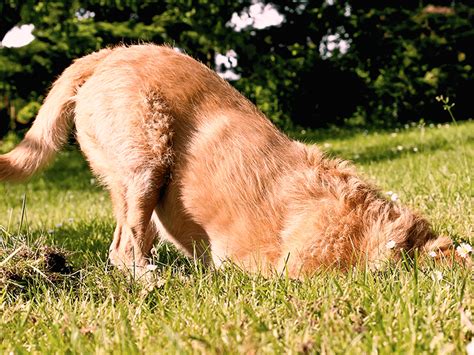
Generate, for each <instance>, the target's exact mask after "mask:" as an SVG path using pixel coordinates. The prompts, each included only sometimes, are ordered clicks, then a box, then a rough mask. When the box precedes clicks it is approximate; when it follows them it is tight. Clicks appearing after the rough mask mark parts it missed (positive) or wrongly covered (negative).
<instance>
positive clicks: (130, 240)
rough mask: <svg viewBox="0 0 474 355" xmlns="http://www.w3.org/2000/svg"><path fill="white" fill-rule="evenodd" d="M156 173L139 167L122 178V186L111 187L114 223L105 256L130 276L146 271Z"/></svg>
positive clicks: (152, 236)
mask: <svg viewBox="0 0 474 355" xmlns="http://www.w3.org/2000/svg"><path fill="white" fill-rule="evenodd" d="M159 175H160V174H158V175H155V172H154V171H153V170H149V171H142V172H139V173H136V174H135V175H133V176H131V177H129V178H128V179H127V180H128V181H124V184H123V185H122V188H120V187H117V186H116V187H111V195H112V196H113V197H112V201H113V205H114V211H115V215H116V218H117V226H116V229H115V232H114V240H113V241H112V244H111V246H110V255H109V258H110V260H111V262H112V263H113V264H114V265H116V266H118V267H120V268H126V269H129V270H130V271H131V272H132V273H133V275H134V276H140V275H141V274H143V273H144V272H145V271H146V269H145V267H146V265H147V264H148V260H147V258H148V256H149V253H150V250H151V247H152V245H153V242H154V240H155V236H156V229H155V228H154V225H153V223H152V222H151V216H152V213H153V210H154V208H155V206H156V204H157V203H158V195H159V188H160V184H159V183H158V181H157V180H159ZM157 178H158V179H157Z"/></svg>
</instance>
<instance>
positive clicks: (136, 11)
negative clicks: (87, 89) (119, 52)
mask: <svg viewBox="0 0 474 355" xmlns="http://www.w3.org/2000/svg"><path fill="white" fill-rule="evenodd" d="M251 4H252V2H251V1H250V0H249V1H247V0H241V1H227V0H214V1H212V0H174V1H172V0H165V1H159V2H155V1H134V0H115V1H109V0H87V1H83V0H66V1H30V0H21V1H10V0H7V1H4V2H1V3H0V11H1V13H2V23H1V26H0V36H2V37H3V35H4V34H5V33H6V32H7V31H8V29H9V28H11V27H12V26H14V25H17V24H21V23H33V24H34V25H35V31H34V35H35V37H36V39H35V40H34V41H33V42H32V43H30V44H29V45H27V46H24V47H21V48H4V47H3V48H0V78H1V82H0V95H1V96H2V97H3V99H2V101H1V103H0V122H1V124H0V126H1V127H0V130H3V132H5V131H6V130H7V129H9V128H10V129H12V128H13V129H21V128H22V127H24V125H25V124H26V125H27V124H28V121H30V120H31V119H32V118H33V117H34V115H35V112H36V108H37V105H35V104H32V103H34V102H40V101H41V100H42V99H43V98H44V95H45V93H46V92H47V89H48V87H49V86H50V85H51V82H52V81H53V80H54V78H55V77H57V76H58V75H59V74H60V73H61V71H62V70H64V68H65V67H67V66H68V65H69V64H70V63H71V61H72V60H73V59H74V58H77V57H80V56H82V55H84V54H87V53H90V52H92V51H95V50H98V49H100V48H103V47H105V46H110V45H116V44H120V43H124V44H132V43H140V42H154V43H169V44H171V45H174V46H177V47H179V48H181V49H183V50H185V51H186V52H187V53H189V54H190V55H192V56H193V57H195V58H197V59H199V60H200V61H202V62H204V63H206V64H207V65H209V66H211V67H213V66H214V56H215V54H216V53H225V52H226V51H227V50H230V49H233V50H235V52H236V53H237V54H238V67H237V68H235V70H236V71H237V72H238V73H239V75H240V76H241V79H240V80H237V81H235V82H233V84H234V85H235V86H236V87H237V88H238V89H239V90H240V91H242V92H243V93H244V94H245V95H246V96H247V97H249V98H250V99H251V100H252V101H254V102H255V103H256V104H257V105H258V106H259V107H260V108H261V109H262V110H263V111H264V112H265V113H267V115H268V116H269V117H270V118H271V119H272V120H274V121H275V122H276V123H277V124H279V125H281V126H290V125H293V124H298V125H302V126H309V127H321V126H327V125H332V124H345V123H352V124H378V125H394V124H400V123H404V122H408V121H417V120H420V119H424V120H426V121H440V120H443V119H446V116H444V114H443V112H442V110H440V109H439V104H437V103H436V102H435V97H436V95H439V94H443V95H445V96H446V95H447V96H449V97H451V99H452V100H453V101H454V102H456V108H455V109H456V114H457V116H458V118H460V119H465V118H469V117H471V116H472V109H471V107H470V105H469V99H470V95H472V94H471V93H472V92H474V90H473V89H474V88H473V84H472V58H473V55H474V53H473V47H472V43H473V42H474V41H473V39H474V38H473V37H474V30H473V26H472V23H473V13H474V10H473V8H472V7H471V6H468V2H467V1H456V2H455V3H454V2H453V3H449V4H448V5H447V6H446V5H444V4H442V3H441V2H440V3H436V2H434V3H433V2H430V3H428V2H425V1H422V0H420V1H418V2H409V3H408V4H405V3H404V4H403V5H401V4H400V3H399V2H395V1H364V2H355V1H337V0H334V1H322V0H314V1H303V0H302V1H293V0H274V1H272V4H273V5H274V6H275V7H276V8H277V9H278V11H279V12H280V14H282V15H283V16H284V21H283V23H282V24H280V25H278V26H270V27H266V28H264V29H255V28H252V27H251V26H249V27H247V28H244V29H242V31H240V32H236V31H235V30H234V29H233V28H232V27H231V26H229V20H230V19H231V17H232V14H234V13H238V14H240V13H242V11H244V12H245V11H247V10H248V8H249V6H251ZM328 36H329V37H328ZM331 36H332V39H333V40H334V38H336V41H345V43H346V44H349V45H350V47H349V49H348V51H347V53H345V52H344V51H342V50H338V49H337V46H336V48H335V49H333V50H332V51H331V50H330V51H328V50H327V48H328V44H329V42H330V38H331ZM20 113H21V114H20Z"/></svg>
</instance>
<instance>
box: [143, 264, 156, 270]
mask: <svg viewBox="0 0 474 355" xmlns="http://www.w3.org/2000/svg"><path fill="white" fill-rule="evenodd" d="M157 268H158V266H156V265H154V264H148V265H147V266H146V270H147V271H155V270H156V269H157Z"/></svg>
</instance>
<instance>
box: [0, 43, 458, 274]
mask: <svg viewBox="0 0 474 355" xmlns="http://www.w3.org/2000/svg"><path fill="white" fill-rule="evenodd" d="M73 124H74V125H75V131H76V134H77V140H78V142H79V144H80V146H81V149H82V151H83V152H84V154H85V156H86V157H87V159H88V161H89V163H90V166H91V168H92V170H93V171H94V173H95V174H97V175H98V176H99V177H100V179H101V181H102V182H103V183H104V184H105V186H107V188H108V189H109V190H110V194H111V198H112V202H113V207H114V213H115V217H116V219H117V227H116V229H115V233H114V238H113V242H112V245H111V248H110V259H111V261H112V262H113V263H114V264H116V265H119V266H124V265H125V266H127V267H132V265H134V266H136V267H138V269H139V270H144V269H145V266H146V265H147V263H148V260H147V257H148V256H149V252H150V249H151V246H152V244H153V241H154V238H155V236H156V235H157V233H158V232H159V234H160V235H161V236H163V237H166V238H167V239H169V240H171V241H172V242H173V243H174V244H175V245H177V246H178V247H179V248H180V249H181V250H183V251H184V252H185V253H187V254H188V255H195V256H199V257H202V258H203V259H204V260H206V261H208V262H210V261H211V260H210V258H212V261H213V263H214V264H215V265H217V266H219V265H221V264H222V263H223V262H225V261H227V260H230V261H233V262H235V263H237V264H239V265H241V266H242V267H244V268H245V269H247V270H250V271H256V270H259V271H261V272H264V273H268V272H272V271H278V272H280V271H282V270H286V271H287V272H288V274H289V275H290V276H291V277H299V276H300V275H304V274H311V273H312V272H314V271H315V270H317V269H319V268H321V267H331V266H336V267H339V268H347V267H349V266H351V265H355V264H358V263H364V264H365V263H367V264H368V265H369V266H371V267H377V265H378V264H379V263H380V261H383V260H386V259H389V258H395V259H396V258H399V255H400V250H401V249H404V250H406V251H408V252H411V251H413V250H414V249H416V248H425V249H427V250H440V251H442V252H443V251H449V250H452V248H451V241H450V240H449V239H448V238H445V237H441V238H437V237H436V236H435V234H434V233H433V232H432V231H431V229H430V226H429V224H428V223H427V221H426V220H425V219H423V218H421V217H419V216H418V215H416V214H414V213H413V212H411V211H410V210H408V209H406V208H404V207H401V206H399V205H397V204H394V203H392V202H390V201H387V200H385V199H383V198H382V197H381V196H380V195H379V193H378V192H377V190H376V189H374V188H373V187H372V186H370V185H369V184H367V183H365V182H364V181H362V180H361V179H360V178H359V177H358V176H357V175H356V174H355V172H354V170H353V168H352V167H351V166H350V164H348V163H347V162H344V161H340V160H332V159H328V158H326V157H324V156H323V154H322V153H321V152H320V151H319V149H318V148H317V147H315V146H306V145H304V144H301V143H299V142H296V141H292V140H290V139H289V138H288V137H287V136H285V135H283V134H282V133H280V132H279V131H278V130H277V129H276V128H275V127H274V126H273V125H272V124H271V123H270V122H269V121H268V120H267V118H266V117H265V116H264V115H263V114H262V113H261V112H260V111H258V110H257V108H256V107H255V106H254V105H253V104H251V103H250V102H249V101H248V100H246V99H245V98H244V97H243V96H242V95H241V94H239V93H238V92H237V91H236V90H234V89H233V88H232V87H231V86H230V85H229V84H228V83H227V82H226V81H224V80H222V79H221V78H219V76H218V75H216V74H215V73H214V72H213V71H211V70H210V69H209V68H207V67H206V66H204V65H202V64H200V63H198V62H197V61H195V60H193V59H192V58H190V57H189V56H186V55H184V54H181V53H177V52H176V51H174V50H173V49H171V48H169V47H165V46H155V45H138V46H132V47H118V48H115V49H104V50H101V51H99V52H97V53H93V54H91V55H88V56H85V57H83V58H81V59H78V60H76V61H75V62H74V64H72V65H71V66H70V67H69V68H68V69H66V70H65V71H64V73H63V74H62V75H61V77H60V78H59V79H58V80H57V81H56V82H55V84H54V85H53V87H52V89H51V92H50V93H49V95H48V97H47V98H46V100H45V102H44V104H43V106H42V108H41V110H40V112H39V114H38V117H37V119H36V120H35V122H34V124H33V126H32V128H31V129H30V130H29V132H28V133H27V135H26V137H25V139H24V140H23V141H22V142H21V143H20V145H19V146H18V147H16V148H15V149H14V150H13V151H12V152H10V153H8V154H6V155H3V156H0V180H11V181H17V180H21V179H26V178H28V177H29V176H31V175H32V174H33V173H35V172H36V171H37V170H38V169H40V168H41V167H43V166H45V165H46V164H47V163H48V162H49V161H50V160H51V158H52V157H53V155H54V153H55V152H56V151H58V150H59V149H60V148H61V146H62V145H63V143H64V142H65V141H66V139H67V136H68V132H69V130H70V128H71V127H72V125H73ZM391 241H392V243H393V242H394V243H395V247H394V248H393V249H390V248H387V243H389V242H391ZM440 254H441V253H440Z"/></svg>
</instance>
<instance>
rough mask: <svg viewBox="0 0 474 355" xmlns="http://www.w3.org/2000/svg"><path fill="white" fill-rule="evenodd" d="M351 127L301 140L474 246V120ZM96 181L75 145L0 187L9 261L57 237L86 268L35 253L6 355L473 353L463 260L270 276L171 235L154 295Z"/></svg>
mask: <svg viewBox="0 0 474 355" xmlns="http://www.w3.org/2000/svg"><path fill="white" fill-rule="evenodd" d="M343 133H344V134H342V135H339V136H334V137H328V136H327V135H326V136H324V135H321V134H318V135H316V134H311V133H305V134H301V132H300V133H299V134H298V138H300V139H302V140H306V141H308V142H314V141H317V143H318V144H319V145H320V146H321V147H322V148H323V149H324V150H326V151H327V152H328V154H330V155H337V156H341V157H343V158H346V159H351V160H353V161H354V162H355V164H356V165H357V167H358V170H359V171H361V173H362V174H363V175H364V176H366V177H367V178H368V179H371V180H372V181H374V182H376V184H377V185H379V186H380V188H381V189H382V191H385V192H388V191H392V192H394V193H396V194H397V195H398V196H399V199H400V201H401V202H402V203H404V204H407V205H409V206H411V207H413V208H415V209H417V210H419V211H420V212H421V213H423V214H424V215H426V216H427V217H428V218H429V219H430V220H431V221H432V223H433V226H434V228H435V230H437V231H439V232H442V233H447V234H449V235H451V236H452V237H453V238H454V239H455V240H457V241H466V242H469V243H471V244H472V243H473V242H474V239H473V225H474V224H473V222H474V221H473V213H472V211H473V206H472V202H473V197H474V196H473V195H474V190H473V186H472V175H473V174H472V169H473V161H474V160H473V157H474V123H472V122H467V123H463V124H459V126H457V127H456V126H453V125H449V126H441V127H436V126H435V127H411V128H409V129H403V130H399V131H392V132H383V133H368V134H364V133H363V132H361V133H358V134H355V135H350V134H347V133H348V132H343ZM415 148H416V149H415ZM92 179H93V177H92V176H91V174H90V173H89V171H88V169H87V165H86V163H85V162H84V160H83V159H82V158H81V156H80V154H79V153H78V152H77V151H76V150H74V149H70V150H67V151H65V152H62V153H61V154H60V155H59V157H58V159H57V161H56V163H55V164H54V165H53V166H52V167H51V168H50V169H48V170H47V171H45V172H44V173H43V174H41V175H40V176H38V177H36V178H35V179H34V180H32V181H31V182H29V183H27V184H23V185H10V184H1V185H0V225H1V226H2V228H1V229H0V237H1V238H2V240H1V243H0V247H2V253H0V265H1V266H0V267H3V268H6V267H11V266H12V265H11V262H12V261H14V260H18V259H15V258H16V257H17V256H13V257H12V258H11V259H10V260H9V261H7V262H5V263H3V262H2V261H4V260H5V259H6V258H7V257H8V256H10V255H11V253H12V252H14V251H15V250H16V248H17V247H18V246H19V245H29V247H30V248H31V249H32V250H39V249H41V248H42V247H44V245H53V246H59V247H62V248H64V249H66V250H68V251H70V252H72V255H70V256H69V260H70V262H71V263H72V264H73V270H74V271H75V272H74V273H73V274H70V275H66V276H63V277H62V278H59V277H58V279H55V280H53V281H51V280H49V279H48V278H47V277H45V276H44V275H42V274H41V273H39V272H36V271H35V270H34V269H32V268H31V265H32V266H35V265H36V266H38V267H37V268H38V269H39V270H40V271H41V268H40V267H41V264H40V262H38V261H35V259H34V257H31V258H30V259H28V260H27V261H26V263H27V264H28V263H29V264H28V265H30V266H28V265H27V266H25V268H30V271H29V275H30V278H29V279H28V282H24V283H21V282H19V284H20V286H21V287H22V288H21V287H4V288H3V289H1V290H0V322H1V323H0V327H1V328H0V352H1V353H9V352H10V351H13V352H14V353H23V352H36V353H66V352H72V353H91V352H98V353H106V352H114V353H139V352H147V353H157V352H161V353H168V352H169V353H183V352H184V353H194V352H197V353H199V352H205V353H247V352H250V353H252V352H259V353H260V352H261V353H274V352H278V353H281V352H289V353H297V352H303V353H304V352H311V353H314V352H316V353H319V352H328V353H354V354H359V353H372V352H376V351H378V352H379V353H393V352H395V353H401V354H402V353H403V354H410V353H420V352H422V353H463V352H465V351H466V346H467V344H468V343H469V342H470V341H471V338H472V337H473V335H474V334H473V332H474V329H472V324H471V325H470V324H469V322H468V321H466V319H467V320H469V319H470V321H471V322H472V321H473V320H474V317H473V315H472V313H474V298H473V291H474V287H473V282H472V281H473V280H472V275H471V274H470V272H469V270H463V269H460V268H459V267H454V268H450V267H447V266H442V267H441V266H435V265H431V266H430V265H428V266H424V267H423V268H419V267H408V268H405V267H402V266H394V267H391V268H390V269H389V270H387V271H385V272H383V273H370V272H366V271H365V270H352V271H350V272H349V273H337V272H329V273H328V272H326V273H320V274H318V275H316V276H314V277H312V278H310V279H307V280H304V281H294V280H288V279H286V278H284V277H282V278H272V279H264V278H262V277H259V276H255V275H247V274H245V273H243V272H242V271H240V270H238V269H236V268H229V269H225V270H222V271H213V270H210V269H206V268H205V267H203V266H201V265H199V263H195V262H193V261H192V260H188V259H186V258H184V257H183V256H181V255H180V254H179V253H178V252H177V251H176V250H175V249H174V248H173V247H172V246H170V245H168V244H160V245H159V246H158V255H157V256H156V258H157V260H159V261H160V262H159V263H158V270H157V274H158V275H159V280H158V282H157V285H156V287H155V289H154V290H152V291H151V292H145V290H144V289H143V288H142V286H140V285H139V284H136V283H133V282H131V281H130V280H129V279H127V278H126V277H124V276H123V275H122V274H120V273H118V272H116V271H114V270H110V269H109V268H108V267H107V263H106V259H107V254H106V253H107V248H108V244H109V243H110V240H111V235H112V233H113V229H114V222H113V217H112V212H111V206H110V201H109V199H108V196H107V194H106V192H104V191H103V190H102V189H101V188H100V187H99V186H97V184H96V182H95V181H94V180H92ZM24 196H26V213H22V211H23V212H25V211H24V210H22V206H23V205H24V203H23V202H24ZM22 216H23V217H22ZM20 222H21V223H20ZM20 224H21V226H20ZM30 255H36V254H30ZM23 262H24V261H23ZM35 263H37V264H35ZM46 276H48V275H46Z"/></svg>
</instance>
